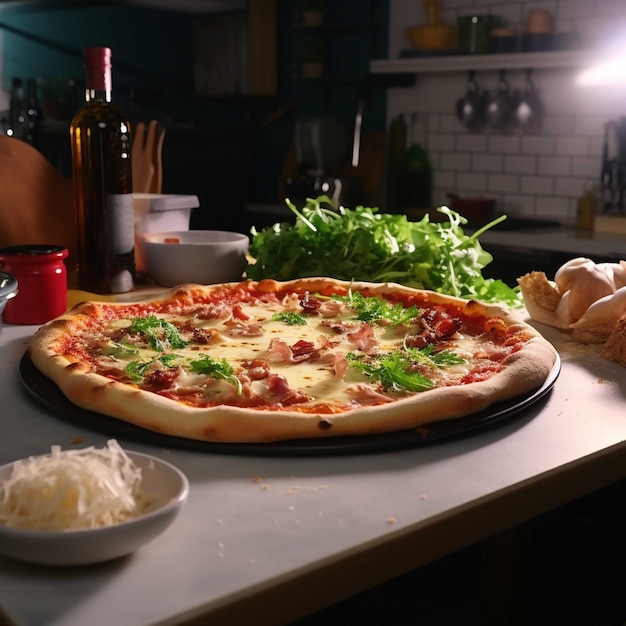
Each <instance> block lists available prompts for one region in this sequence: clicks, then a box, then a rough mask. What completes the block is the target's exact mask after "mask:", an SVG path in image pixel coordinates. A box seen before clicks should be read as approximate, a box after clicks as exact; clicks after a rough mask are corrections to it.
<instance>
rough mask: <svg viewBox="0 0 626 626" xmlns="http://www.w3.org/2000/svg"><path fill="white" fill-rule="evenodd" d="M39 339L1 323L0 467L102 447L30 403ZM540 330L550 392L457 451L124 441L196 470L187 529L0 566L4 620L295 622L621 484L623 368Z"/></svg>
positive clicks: (96, 624) (624, 473)
mask: <svg viewBox="0 0 626 626" xmlns="http://www.w3.org/2000/svg"><path fill="white" fill-rule="evenodd" d="M34 330H35V329H34V328H33V327H19V326H5V328H4V331H3V333H2V335H1V337H0V357H1V358H0V399H1V403H2V410H1V411H0V464H2V463H7V462H9V461H13V460H15V459H17V458H20V457H25V456H28V455H36V454H43V453H47V452H49V450H50V446H51V445H52V444H60V445H61V446H62V447H63V448H67V447H70V446H72V445H73V444H72V442H73V441H75V440H76V438H82V439H83V440H84V441H83V443H82V444H81V445H95V446H103V445H104V443H105V441H106V439H107V435H106V433H102V432H97V431H94V430H90V429H89V428H88V427H87V426H86V427H84V428H83V427H81V426H78V425H75V424H73V423H70V422H69V421H66V420H64V419H62V418H61V417H58V416H56V415H55V414H53V413H52V412H51V411H50V410H48V409H47V408H45V407H43V406H42V405H40V404H39V403H38V402H36V401H35V400H34V399H32V398H31V397H30V396H29V395H28V394H27V393H26V391H25V390H24V388H23V385H22V383H21V381H20V377H19V363H20V360H21V358H22V355H23V354H24V351H25V348H26V345H27V342H28V341H29V339H30V337H31V335H32V333H33V331H34ZM540 330H542V331H543V332H545V335H546V336H547V337H548V338H549V339H550V340H551V341H553V343H554V344H555V345H556V347H557V348H558V350H559V352H560V355H561V358H562V372H561V375H560V377H559V379H558V380H557V382H556V384H555V386H554V389H553V390H552V392H551V393H550V394H549V395H548V396H547V397H546V398H545V399H544V400H542V401H540V402H538V403H537V404H536V405H533V406H532V407H531V408H529V409H527V410H525V411H524V412H522V413H520V414H518V415H516V416H514V417H512V418H511V419H509V420H506V421H504V422H501V423H499V424H498V425H494V427H492V428H489V429H487V430H484V431H481V432H480V433H475V434H474V435H472V436H467V437H465V438H462V439H457V440H450V441H448V442H444V443H439V444H436V445H430V446H426V447H417V448H413V449H407V450H402V451H391V452H384V451H381V452H380V453H371V454H362V455H337V456H318V457H312V458H298V457H297V456H293V457H289V456H287V457H263V456H238V455H226V454H219V453H209V452H200V451H197V452H192V451H186V450H182V449H175V448H170V447H155V446H152V445H148V444H145V443H142V442H141V441H134V440H125V439H120V442H121V443H122V444H123V445H124V446H125V447H126V448H128V449H134V450H139V451H143V452H148V453H151V454H155V455H157V456H160V457H163V458H165V459H167V460H168V461H170V462H172V463H174V464H175V465H177V466H178V467H179V468H180V469H181V470H183V471H184V472H185V473H186V474H187V476H188V477H189V480H190V483H191V491H190V497H189V501H188V503H187V505H186V507H185V508H184V510H183V511H182V513H181V515H180V517H179V518H177V520H176V521H175V522H174V524H173V525H172V526H171V527H170V528H169V529H168V530H167V531H166V532H165V533H164V534H163V535H161V536H160V537H158V538H157V539H155V540H154V541H153V542H152V543H150V544H148V545H147V546H146V547H144V548H143V549H141V550H140V551H139V552H137V553H136V554H134V555H132V556H131V557H128V558H124V559H121V560H119V561H116V562H111V563H108V564H100V565H94V566H87V567H77V568H65V569H64V568H54V567H40V566H35V565H28V564H23V563H19V562H14V561H11V560H9V559H6V558H2V557H0V624H4V623H5V622H6V623H10V624H16V625H18V626H39V625H41V624H46V625H47V626H85V625H86V624H89V626H112V625H114V624H123V625H124V626H147V625H149V624H150V625H166V624H167V625H172V624H185V623H187V624H191V623H196V624H203V625H204V624H228V625H229V626H230V625H231V624H255V625H256V624H259V623H272V624H281V623H288V622H290V621H292V620H293V619H296V618H298V617H300V616H303V615H305V614H307V613H310V612H314V611H316V610H318V609H320V608H322V607H324V606H325V605H327V604H330V603H332V602H334V601H336V600H339V599H341V598H343V597H347V596H349V595H351V594H354V593H356V592H358V591H360V590H362V589H365V588H368V587H370V586H373V585H375V584H378V583H380V582H382V581H383V580H385V579H389V578H391V577H394V576H397V575H399V574H402V573H404V572H406V571H408V570H409V569H412V568H414V567H417V566H420V565H422V564H424V563H427V562H429V561H430V560H433V559H435V558H438V557H439V556H442V555H444V554H447V553H449V552H453V551H455V550H457V549H458V548H460V547H462V546H465V545H468V544H470V543H472V542H474V541H477V540H481V539H483V538H485V537H488V536H490V535H492V534H494V533H497V532H500V531H502V530H504V529H507V528H510V527H512V526H514V525H516V524H518V523H521V522H523V521H525V520H527V519H529V518H531V517H532V516H535V515H537V514H539V513H542V512H544V511H546V510H549V509H550V508H553V507H556V506H558V505H560V504H562V503H564V502H566V501H569V500H571V499H573V498H575V497H577V496H579V495H583V494H585V493H588V492H590V491H593V490H595V489H598V488H600V487H602V486H604V485H606V484H609V483H610V482H612V481H615V480H618V479H621V478H623V477H626V443H625V442H626V419H625V415H626V413H625V410H624V407H625V402H626V376H625V375H624V374H625V369H624V368H622V367H620V366H619V365H617V364H615V363H612V362H609V361H606V360H604V359H602V358H600V357H599V356H598V348H597V347H595V346H586V347H585V346H578V345H575V344H572V343H570V342H568V341H567V339H566V337H564V336H563V335H561V334H560V333H558V332H556V331H553V330H551V329H547V328H545V327H541V328H540ZM74 445H75V444H74ZM418 610H419V609H418ZM3 612H4V614H5V617H4V621H3V615H2V613H3ZM201 616H202V617H201ZM193 618H198V619H197V621H195V622H193Z"/></svg>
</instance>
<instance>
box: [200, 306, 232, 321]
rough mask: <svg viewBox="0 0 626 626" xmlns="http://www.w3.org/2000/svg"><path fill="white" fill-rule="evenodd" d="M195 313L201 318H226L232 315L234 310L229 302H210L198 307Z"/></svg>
mask: <svg viewBox="0 0 626 626" xmlns="http://www.w3.org/2000/svg"><path fill="white" fill-rule="evenodd" d="M194 315H195V317H197V318H198V319H201V320H224V319H228V318H229V317H231V315H232V312H231V310H230V307H229V306H228V305H227V304H224V303H222V302H210V303H208V304H204V305H202V306H201V307H198V308H197V309H196V310H195V312H194Z"/></svg>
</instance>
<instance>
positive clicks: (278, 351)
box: [268, 337, 320, 363]
mask: <svg viewBox="0 0 626 626" xmlns="http://www.w3.org/2000/svg"><path fill="white" fill-rule="evenodd" d="M268 352H269V354H270V360H272V361H273V362H275V363H279V362H284V363H302V362H303V361H315V360H317V359H319V358H320V351H319V350H318V349H317V348H316V347H315V345H314V344H313V342H311V341H305V340H304V339H300V340H299V341H296V343H294V344H293V346H289V345H288V344H287V342H286V341H283V340H282V339H278V338H276V337H274V338H273V339H272V340H271V341H270V345H269V348H268Z"/></svg>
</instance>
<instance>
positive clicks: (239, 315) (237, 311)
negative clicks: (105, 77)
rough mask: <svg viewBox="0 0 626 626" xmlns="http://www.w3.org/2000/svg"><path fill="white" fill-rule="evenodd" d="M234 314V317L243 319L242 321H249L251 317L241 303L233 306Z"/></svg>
mask: <svg viewBox="0 0 626 626" xmlns="http://www.w3.org/2000/svg"><path fill="white" fill-rule="evenodd" d="M232 314H233V318H235V319H237V320H241V321H242V322H247V321H248V320H249V319H250V316H249V315H248V314H247V313H244V310H243V309H242V308H241V305H240V304H235V306H233V308H232Z"/></svg>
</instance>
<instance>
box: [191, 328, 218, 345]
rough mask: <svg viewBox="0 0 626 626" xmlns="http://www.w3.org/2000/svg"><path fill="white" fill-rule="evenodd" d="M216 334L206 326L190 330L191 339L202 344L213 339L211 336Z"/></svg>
mask: <svg viewBox="0 0 626 626" xmlns="http://www.w3.org/2000/svg"><path fill="white" fill-rule="evenodd" d="M216 335H217V332H215V331H212V330H210V329H208V328H195V329H194V330H193V332H192V335H191V337H192V339H191V340H192V341H193V343H198V344H202V345H206V344H208V343H211V341H213V338H214V337H215V336H216Z"/></svg>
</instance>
